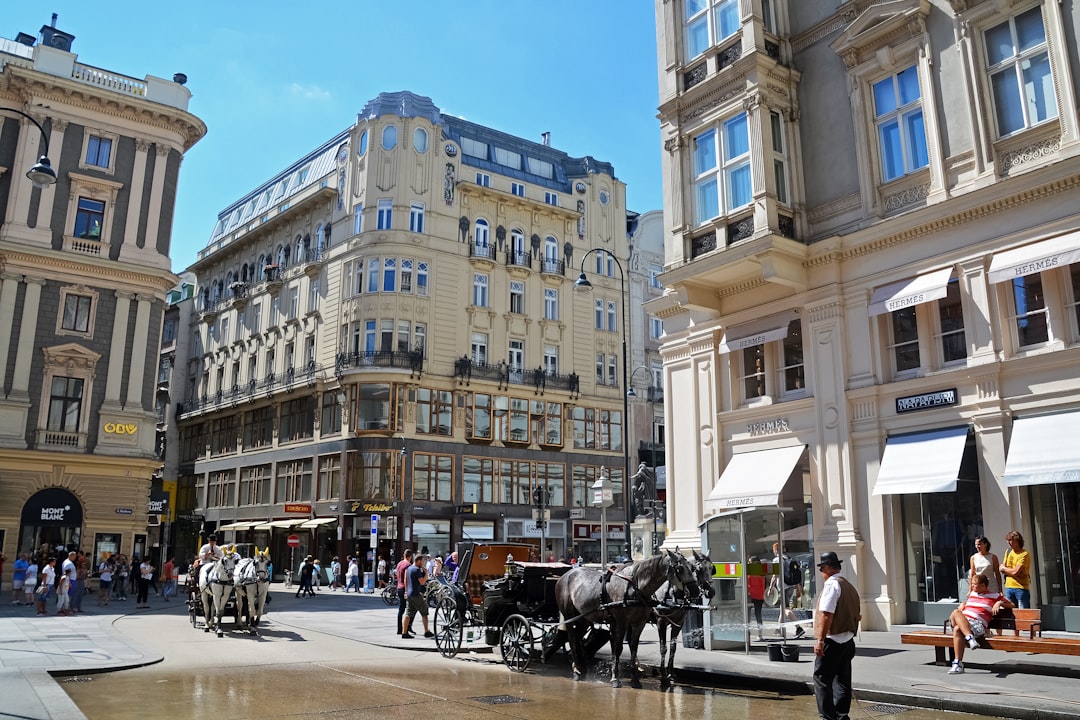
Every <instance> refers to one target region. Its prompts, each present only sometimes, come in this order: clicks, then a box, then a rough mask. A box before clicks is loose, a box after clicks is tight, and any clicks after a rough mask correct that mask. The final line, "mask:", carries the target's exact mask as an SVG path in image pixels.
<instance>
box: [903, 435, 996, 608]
mask: <svg viewBox="0 0 1080 720" xmlns="http://www.w3.org/2000/svg"><path fill="white" fill-rule="evenodd" d="M958 475H959V477H958V479H957V481H956V489H955V490H954V491H953V492H939V493H910V494H905V495H901V496H900V498H901V519H902V523H903V533H904V569H905V593H906V598H905V599H906V603H907V618H908V622H929V621H930V620H936V616H935V617H933V618H927V615H926V610H925V608H924V606H923V604H924V603H936V602H941V603H948V604H950V607H949V610H951V609H952V607H951V606H952V605H955V604H956V603H958V602H960V599H961V598H964V597H967V593H968V572H969V567H970V564H969V559H970V558H971V555H972V553H974V552H975V538H976V537H978V536H979V535H982V534H984V533H983V514H982V494H981V492H980V489H979V468H978V455H977V452H976V449H975V440H974V437H970V438H969V439H968V440H967V441H966V444H965V445H964V451H963V457H962V459H961V461H960V471H959V473H958ZM1000 534H1001V536H1002V537H1004V533H1000ZM991 545H992V546H993V547H992V551H993V552H995V553H996V554H997V556H998V557H1003V556H1004V549H1003V547H1002V546H1003V545H1004V541H1003V540H1002V541H1000V542H998V541H997V539H995V538H991ZM995 545H996V546H995Z"/></svg>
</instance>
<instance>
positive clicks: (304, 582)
mask: <svg viewBox="0 0 1080 720" xmlns="http://www.w3.org/2000/svg"><path fill="white" fill-rule="evenodd" d="M314 574H315V562H314V561H313V560H312V559H311V556H310V555H308V556H307V557H306V558H304V564H303V565H302V566H301V567H300V589H298V590H297V591H296V597H300V595H301V594H303V595H304V597H315V590H314V588H312V587H311V582H312V580H311V576H312V575H314Z"/></svg>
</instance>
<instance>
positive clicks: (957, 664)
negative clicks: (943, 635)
mask: <svg viewBox="0 0 1080 720" xmlns="http://www.w3.org/2000/svg"><path fill="white" fill-rule="evenodd" d="M1012 606H1013V604H1012V603H1011V602H1009V601H1008V600H1006V599H1005V596H1004V595H1002V594H1001V593H992V592H990V581H989V580H988V579H987V577H986V576H985V575H976V576H975V585H974V587H972V588H971V592H970V593H969V594H968V596H967V600H965V601H964V602H963V603H962V604H961V605H960V607H958V608H957V609H955V610H953V611H952V614H951V615H950V616H949V622H951V623H952V626H953V650H954V651H955V652H956V659H955V660H953V664H952V667H951V668H949V673H950V674H952V675H959V674H960V673H963V672H964V651H965V650H967V649H968V648H971V649H972V650H974V649H975V648H977V647H979V640H978V638H981V637H985V636H986V626H987V625H989V624H990V618H992V617H993V616H994V615H997V614H998V612H999V611H1000V610H1001V609H1002V608H1011V607H1012Z"/></svg>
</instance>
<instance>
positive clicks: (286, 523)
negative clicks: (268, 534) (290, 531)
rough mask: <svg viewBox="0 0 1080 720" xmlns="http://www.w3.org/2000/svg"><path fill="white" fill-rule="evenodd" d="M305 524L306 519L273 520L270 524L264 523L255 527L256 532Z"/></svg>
mask: <svg viewBox="0 0 1080 720" xmlns="http://www.w3.org/2000/svg"><path fill="white" fill-rule="evenodd" d="M304 522H307V518H296V519H294V520H273V521H271V522H265V523H262V524H261V525H256V526H255V529H256V530H269V529H270V528H291V527H296V526H297V525H300V524H301V523H304Z"/></svg>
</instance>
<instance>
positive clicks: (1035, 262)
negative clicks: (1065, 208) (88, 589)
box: [990, 232, 1080, 283]
mask: <svg viewBox="0 0 1080 720" xmlns="http://www.w3.org/2000/svg"><path fill="white" fill-rule="evenodd" d="M1074 262H1080V232H1074V233H1069V234H1067V235H1059V236H1058V237H1055V238H1050V239H1049V240H1043V241H1042V242H1037V243H1031V244H1030V245H1024V246H1022V247H1018V248H1014V249H1012V250H1006V251H1004V252H999V253H995V254H994V259H993V260H991V261H990V282H991V283H1000V282H1006V281H1009V280H1013V279H1015V278H1018V277H1022V276H1024V275H1031V274H1032V273H1037V272H1042V271H1043V270H1053V269H1054V268H1057V267H1065V266H1066V265H1069V264H1071V263H1074Z"/></svg>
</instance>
